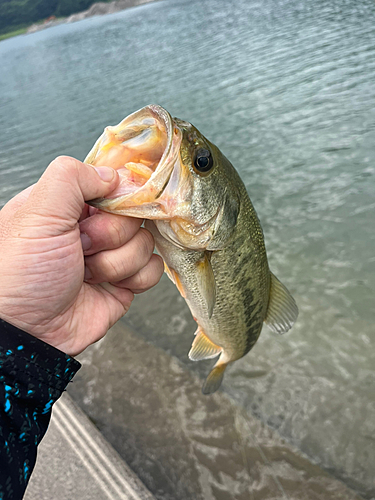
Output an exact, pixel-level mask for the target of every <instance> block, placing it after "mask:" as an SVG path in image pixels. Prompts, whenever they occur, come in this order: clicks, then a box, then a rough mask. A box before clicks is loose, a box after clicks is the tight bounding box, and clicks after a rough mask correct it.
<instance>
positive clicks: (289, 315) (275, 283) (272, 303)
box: [264, 273, 298, 333]
mask: <svg viewBox="0 0 375 500" xmlns="http://www.w3.org/2000/svg"><path fill="white" fill-rule="evenodd" d="M297 316H298V307H297V304H296V302H295V300H294V299H293V297H292V296H291V295H290V293H289V292H288V290H287V289H286V287H285V286H284V285H283V284H282V283H281V282H280V281H279V280H278V279H277V278H276V276H275V275H274V274H272V273H271V286H270V297H269V302H268V309H267V315H266V318H265V320H264V322H265V323H266V325H267V326H268V327H269V328H271V330H273V331H274V332H276V333H285V332H287V331H288V330H290V328H292V326H293V324H294V322H295V321H296V319H297Z"/></svg>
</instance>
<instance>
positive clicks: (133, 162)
mask: <svg viewBox="0 0 375 500" xmlns="http://www.w3.org/2000/svg"><path fill="white" fill-rule="evenodd" d="M180 142H181V131H180V129H179V128H178V127H176V126H174V124H173V121H172V118H171V116H170V114H169V113H168V112H167V111H166V110H165V109H164V108H162V107H161V106H157V105H149V106H146V107H145V108H142V109H141V110H139V111H136V112H135V113H133V114H131V115H129V116H128V117H127V118H125V119H124V120H123V121H122V122H120V123H119V124H118V125H116V126H113V127H106V129H105V130H104V133H103V134H102V135H101V136H100V137H99V139H98V140H97V141H96V143H95V145H94V147H93V148H92V150H91V151H90V153H89V154H88V155H87V157H86V158H85V163H90V164H91V165H93V166H95V167H97V166H108V167H112V168H114V169H115V170H117V172H118V174H119V176H120V184H119V185H118V187H117V188H116V189H115V190H114V191H113V192H112V193H110V195H109V196H108V197H106V198H102V199H98V200H92V201H91V202H90V205H93V206H95V207H98V208H100V209H102V210H107V211H110V212H115V213H124V214H125V215H131V210H130V211H129V209H131V208H132V207H139V206H140V205H147V207H148V209H150V206H152V205H153V204H154V203H155V200H156V199H157V198H158V197H159V196H160V194H161V193H162V192H163V190H164V188H165V186H166V185H167V183H168V181H169V178H170V176H171V173H172V170H173V166H174V164H175V161H176V159H177V157H178V153H179V146H180ZM156 208H158V209H160V207H157V204H155V209H156ZM137 213H138V214H139V211H138V212H137ZM138 216H140V217H142V215H141V214H139V215H138Z"/></svg>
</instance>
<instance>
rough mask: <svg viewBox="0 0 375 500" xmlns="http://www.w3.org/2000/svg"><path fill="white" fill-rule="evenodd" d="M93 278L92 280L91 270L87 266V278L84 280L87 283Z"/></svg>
mask: <svg viewBox="0 0 375 500" xmlns="http://www.w3.org/2000/svg"><path fill="white" fill-rule="evenodd" d="M91 278H92V273H91V271H90V269H89V268H88V267H87V266H85V276H84V278H83V279H84V280H85V281H88V280H91Z"/></svg>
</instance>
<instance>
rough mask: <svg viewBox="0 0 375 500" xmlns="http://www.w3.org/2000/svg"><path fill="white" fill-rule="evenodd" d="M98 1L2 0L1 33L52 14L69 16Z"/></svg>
mask: <svg viewBox="0 0 375 500" xmlns="http://www.w3.org/2000/svg"><path fill="white" fill-rule="evenodd" d="M96 1H98V0H0V33H6V32H8V31H13V30H15V29H18V28H20V27H23V26H27V25H29V24H32V23H35V22H37V21H41V20H43V19H46V18H48V17H50V16H56V17H62V16H69V15H70V14H74V13H75V12H81V11H82V10H86V9H88V8H89V7H90V6H91V5H92V4H93V3H95V2H96ZM101 1H103V0H101ZM104 1H106V0H104Z"/></svg>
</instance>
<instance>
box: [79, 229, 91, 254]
mask: <svg viewBox="0 0 375 500" xmlns="http://www.w3.org/2000/svg"><path fill="white" fill-rule="evenodd" d="M81 243H82V250H83V251H84V252H86V250H89V248H91V245H92V243H91V238H90V236H88V235H87V234H86V233H81Z"/></svg>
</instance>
